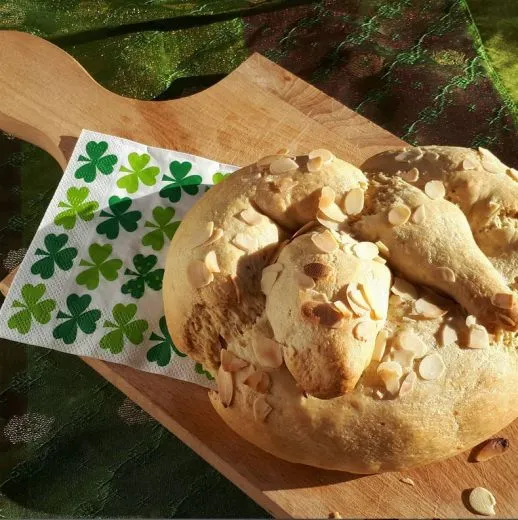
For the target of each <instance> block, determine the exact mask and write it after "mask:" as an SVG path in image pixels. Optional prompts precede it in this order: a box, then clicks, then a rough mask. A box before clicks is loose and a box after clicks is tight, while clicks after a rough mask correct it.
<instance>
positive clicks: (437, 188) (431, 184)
mask: <svg viewBox="0 0 518 520" xmlns="http://www.w3.org/2000/svg"><path fill="white" fill-rule="evenodd" d="M424 192H425V193H426V194H427V195H428V196H429V197H430V198H431V199H432V200H436V199H442V198H443V197H444V196H445V195H446V188H445V187H444V184H443V183H442V182H441V181H428V182H427V183H426V184H425V186H424Z"/></svg>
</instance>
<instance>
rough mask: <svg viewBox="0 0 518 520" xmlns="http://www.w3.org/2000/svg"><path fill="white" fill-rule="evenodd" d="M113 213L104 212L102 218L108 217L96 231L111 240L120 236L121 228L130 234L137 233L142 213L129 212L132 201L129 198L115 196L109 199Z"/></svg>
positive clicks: (101, 214)
mask: <svg viewBox="0 0 518 520" xmlns="http://www.w3.org/2000/svg"><path fill="white" fill-rule="evenodd" d="M108 205H109V206H110V209H111V211H112V212H111V213H110V212H109V211H106V210H104V209H103V210H102V211H101V213H100V216H101V217H108V218H107V219H106V220H105V221H104V222H101V223H100V224H99V225H98V226H97V228H96V230H97V233H99V235H106V237H107V238H109V239H110V240H114V239H115V238H117V237H118V236H119V226H120V227H122V228H123V229H125V230H126V231H128V232H132V231H135V230H136V229H137V227H138V224H137V222H138V221H139V220H140V219H141V218H142V213H141V212H140V211H128V209H129V208H130V206H131V199H130V198H129V197H122V198H120V197H117V195H113V196H112V197H110V198H109V199H108Z"/></svg>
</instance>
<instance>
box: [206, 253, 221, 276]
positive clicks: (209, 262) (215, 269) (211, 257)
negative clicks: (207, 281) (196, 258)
mask: <svg viewBox="0 0 518 520" xmlns="http://www.w3.org/2000/svg"><path fill="white" fill-rule="evenodd" d="M204 262H205V265H206V266H207V269H208V270H209V271H210V272H211V273H219V272H220V270H219V264H218V257H217V256H216V251H209V252H208V253H207V254H206V255H205V260H204Z"/></svg>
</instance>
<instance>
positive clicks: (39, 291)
mask: <svg viewBox="0 0 518 520" xmlns="http://www.w3.org/2000/svg"><path fill="white" fill-rule="evenodd" d="M46 290H47V289H46V287H45V286H44V285H43V284H42V283H40V284H38V285H32V284H30V283H28V284H25V285H24V286H23V287H22V290H21V295H22V300H23V301H20V300H14V302H13V308H19V309H22V310H21V311H19V312H17V313H15V314H13V315H12V316H11V317H10V318H9V320H8V321H7V326H8V327H9V328H10V329H16V330H17V331H18V332H19V333H20V334H27V332H29V330H30V329H31V325H32V318H34V319H35V320H36V321H37V322H38V323H41V324H42V325H44V324H45V323H48V322H49V321H50V315H51V312H52V311H53V310H54V309H55V308H56V302H55V301H54V300H51V299H48V300H43V301H40V300H41V298H42V297H43V295H44V294H45V291H46Z"/></svg>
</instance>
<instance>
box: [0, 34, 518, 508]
mask: <svg viewBox="0 0 518 520" xmlns="http://www.w3.org/2000/svg"><path fill="white" fill-rule="evenodd" d="M0 78H1V80H0V128H1V129H2V130H5V131H6V132H10V133H12V134H14V135H16V136H17V137H19V138H21V139H24V140H26V141H29V142H31V143H34V144H36V145H38V146H40V147H41V148H43V149H45V150H47V151H48V152H49V153H50V154H51V155H52V156H53V157H55V159H56V160H57V161H58V162H59V163H60V165H61V166H62V167H63V168H64V167H65V165H66V162H67V160H68V157H69V154H70V153H71V151H72V149H73V146H74V143H75V139H76V138H77V136H78V135H79V133H80V131H81V129H82V128H88V129H90V130H96V131H99V132H104V133H107V134H113V135H117V136H120V137H126V138H129V139H133V140H136V141H140V142H143V143H146V144H149V145H152V146H159V147H164V148H171V149H175V150H181V151H184V152H189V153H193V154H198V155H202V156H205V157H209V158H211V159H215V160H218V161H221V162H225V163H233V164H238V165H244V164H247V163H249V162H252V161H254V160H256V159H257V158H258V157H259V156H261V155H266V154H268V153H272V152H275V151H276V150H278V149H279V148H281V147H287V148H289V149H290V150H292V151H293V152H299V153H303V152H307V151H309V150H312V149H314V148H320V147H323V148H329V149H331V150H333V151H334V152H335V153H336V154H337V155H339V156H340V157H342V158H343V159H345V160H348V161H350V162H352V163H353V164H356V165H359V164H361V163H362V162H363V161H364V160H365V159H367V158H368V157H370V156H371V155H373V154H375V153H378V152H380V151H382V150H385V149H387V148H392V147H395V146H400V145H401V144H402V142H401V141H400V140H399V139H397V138H396V137H395V136H393V135H392V134H390V133H389V132H386V131H385V130H383V129H382V128H380V127H378V126H376V125H374V124H373V123H371V122H370V121H368V120H366V119H364V118H363V117H361V116H359V115H358V114H356V113H354V112H353V111H351V110H349V109H348V108H346V107H344V106H343V105H341V104H340V103H339V102H338V101H336V100H335V99H332V98H330V97H328V96H326V95H325V94H323V93H322V92H320V91H318V90H317V89H315V88H314V87H312V86H310V85H309V84H307V83H305V82H304V81H302V80H301V79H299V78H297V77H295V76H293V75H292V74H290V73H289V72H287V71H286V70H284V69H282V68H280V67H278V66H277V65H275V64H273V63H272V62H270V61H268V60H267V59H265V58H263V57H262V56H260V55H258V54H254V55H253V56H251V57H250V58H249V59H248V60H247V61H245V62H244V63H243V64H242V65H241V66H240V67H239V68H238V69H236V70H235V71H234V72H232V74H230V75H229V76H227V77H226V78H225V79H224V80H222V81H221V82H220V83H218V84H217V85H215V86H214V87H211V88H209V89H208V90H206V91H204V92H202V93H200V94H196V95H194V96H190V97H187V98H183V99H180V100H174V101H164V102H146V101H138V100H134V99H127V98H123V97H120V96H117V95H115V94H113V93H111V92H109V91H107V90H105V89H104V88H102V87H101V86H99V85H98V84H97V83H95V81H94V80H93V79H92V78H90V76H89V75H88V74H87V73H86V71H85V70H84V69H83V68H82V67H81V66H80V65H79V64H78V63H77V62H76V61H74V59H72V58H71V57H70V56H69V55H67V54H66V53H64V52H63V51H61V50H60V49H58V48H57V47H55V46H53V45H52V44H50V43H48V42H46V41H44V40H42V39H39V38H37V37H34V36H30V35H28V34H24V33H18V32H12V31H3V32H2V31H0ZM9 278H10V277H8V279H6V280H4V283H3V286H2V289H3V291H7V290H8V287H9V283H10V279H9ZM84 361H85V362H86V363H88V364H89V365H90V366H91V367H92V368H94V369H95V370H97V372H99V373H100V374H101V375H102V376H103V377H105V378H106V379H107V380H109V381H110V382H111V383H113V384H114V385H115V386H117V387H118V388H119V389H120V390H122V391H123V392H124V393H125V394H126V395H127V396H128V397H129V398H131V399H132V400H133V401H135V402H136V403H137V404H138V405H140V406H141V407H142V408H143V409H144V410H146V411H147V412H148V413H149V414H151V415H152V416H153V417H154V418H155V419H157V420H158V421H159V422H161V423H162V424H163V425H164V426H165V427H166V428H168V429H169V430H170V431H171V432H172V433H174V434H175V435H176V436H177V437H179V438H180V439H181V440H182V441H183V442H185V443H186V444H187V445H189V446H190V447H191V448H192V449H193V450H195V451H196V452H197V453H198V454H199V455H201V456H202V457H203V458H204V459H205V460H207V461H208V462H209V463H210V464H212V465H213V466H214V467H215V468H216V469H218V470H219V471H220V472H221V473H222V474H223V475H225V476H226V477H228V478H229V479H230V480H232V481H233V482H234V483H235V484H236V485H238V486H239V487H240V488H241V489H243V490H244V491H245V492H246V493H247V494H248V495H249V496H250V497H251V498H253V499H254V500H255V501H256V502H258V503H259V504H260V505H261V506H263V507H264V508H265V509H267V510H268V511H270V512H271V513H272V514H273V515H275V516H277V517H313V518H315V517H327V516H328V514H329V513H330V512H333V511H337V512H339V513H340V514H341V515H342V516H343V517H355V518H360V517H361V518H439V517H440V518H459V517H464V518H465V517H473V516H474V515H473V514H472V512H470V511H469V510H468V509H467V508H466V506H465V504H466V495H467V492H466V491H465V490H468V489H470V488H472V487H475V486H485V487H488V488H489V489H491V490H492V491H493V493H494V494H495V496H496V497H497V502H498V506H497V510H498V515H499V516H501V517H509V518H512V517H514V518H516V517H518V486H517V485H516V483H515V480H516V477H517V476H518V470H517V469H516V468H518V450H514V449H511V450H510V452H508V453H507V454H506V455H504V456H502V457H499V458H496V459H493V460H491V461H489V462H486V463H484V464H471V463H468V462H467V455H466V454H463V455H459V456H458V457H456V458H454V459H450V460H448V461H444V462H440V463H436V464H433V465H430V466H426V467H423V468H421V469H416V470H413V471H410V472H408V473H407V474H406V475H405V476H408V477H411V478H412V479H413V480H414V482H415V486H410V485H408V484H405V483H402V482H401V481H400V478H401V477H402V475H401V474H399V473H392V474H384V475H374V476H355V475H350V474H346V473H340V472H334V471H324V470H317V469H314V468H310V467H307V466H302V465H297V464H291V463H288V462H284V461H282V460H279V459H276V458H275V457H273V456H270V455H268V454H266V453H264V452H262V451H260V450H259V449H257V448H255V447H254V446H252V445H250V444H248V443H247V442H246V441H244V440H242V439H240V438H239V437H238V436H237V435H236V434H235V433H234V432H233V431H231V430H230V429H229V428H228V427H227V426H226V425H225V424H224V423H223V422H222V421H221V419H220V418H219V417H218V416H217V414H216V413H215V412H214V411H213V410H212V407H211V405H210V403H209V401H208V398H207V391H206V390H205V389H203V388H200V387H197V386H195V385H193V384H190V383H184V382H181V381H175V380H172V379H168V378H166V377H163V376H157V375H152V374H147V373H144V372H139V371H137V370H134V369H131V368H128V367H124V366H121V365H116V364H111V363H106V362H103V361H98V360H94V359H91V358H84ZM503 435H504V436H506V437H507V438H509V439H510V440H511V445H512V446H513V445H514V443H515V442H516V443H517V444H518V422H515V423H514V424H513V425H511V426H510V427H508V428H507V429H506V430H505V431H504V432H503ZM221 499H222V500H224V499H225V498H224V497H221Z"/></svg>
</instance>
